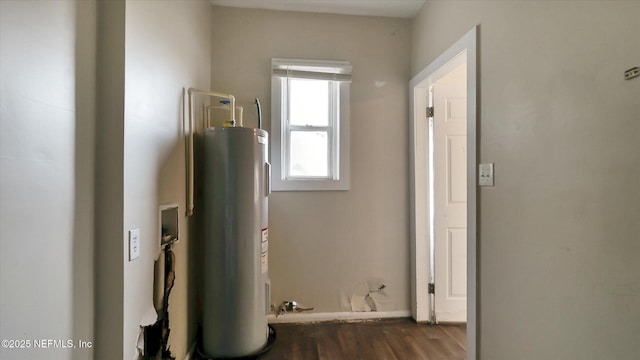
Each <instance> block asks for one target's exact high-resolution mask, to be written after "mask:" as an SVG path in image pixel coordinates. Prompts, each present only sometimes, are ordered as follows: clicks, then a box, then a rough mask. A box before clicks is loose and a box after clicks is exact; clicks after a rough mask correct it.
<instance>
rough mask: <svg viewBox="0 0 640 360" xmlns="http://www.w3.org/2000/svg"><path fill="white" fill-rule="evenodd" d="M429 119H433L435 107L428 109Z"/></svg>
mask: <svg viewBox="0 0 640 360" xmlns="http://www.w3.org/2000/svg"><path fill="white" fill-rule="evenodd" d="M427 117H428V118H432V117H433V106H429V107H428V108H427Z"/></svg>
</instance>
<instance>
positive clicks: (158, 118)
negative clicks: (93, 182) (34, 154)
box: [122, 0, 211, 359]
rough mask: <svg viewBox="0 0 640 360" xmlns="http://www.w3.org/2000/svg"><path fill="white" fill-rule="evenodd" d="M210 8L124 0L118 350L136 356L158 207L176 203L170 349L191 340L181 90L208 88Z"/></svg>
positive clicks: (155, 248)
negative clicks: (135, 252)
mask: <svg viewBox="0 0 640 360" xmlns="http://www.w3.org/2000/svg"><path fill="white" fill-rule="evenodd" d="M210 7H211V5H210V4H209V3H208V2H206V1H187V0H184V1H154V0H149V1H127V5H126V35H125V51H126V56H125V64H126V65H125V117H124V121H125V126H124V179H123V180H124V210H123V219H124V227H123V234H122V239H123V254H124V299H123V300H124V304H125V307H124V324H123V328H124V349H123V355H122V356H123V358H124V359H130V358H132V357H133V355H134V354H135V353H136V351H135V344H136V337H137V334H138V325H139V323H140V321H141V320H142V317H143V315H144V314H145V312H146V311H147V310H149V309H152V299H153V297H152V292H153V276H154V275H153V274H154V270H153V269H154V260H155V259H156V258H157V257H158V256H159V250H160V248H159V239H160V224H159V220H158V211H159V206H160V205H163V204H178V205H179V229H180V234H179V238H180V242H179V243H177V244H176V245H175V246H174V248H173V251H174V253H175V255H176V280H175V286H174V288H173V290H172V293H171V297H170V298H169V319H170V326H171V333H170V334H171V337H170V339H169V345H170V347H171V352H172V353H173V354H174V355H176V356H177V357H178V358H182V357H183V356H184V355H185V354H186V353H187V351H188V349H189V347H190V346H191V344H192V343H193V341H195V331H196V322H195V320H194V319H195V316H194V314H193V313H194V311H195V306H194V296H193V294H190V293H189V291H188V290H189V289H191V290H192V291H195V289H194V287H195V285H193V284H190V281H192V280H193V274H190V273H189V262H190V261H191V259H190V257H189V252H188V251H187V250H188V248H189V246H190V245H189V244H190V237H189V236H188V233H187V218H186V217H185V212H186V204H185V153H184V151H185V147H184V141H183V133H182V114H183V107H182V96H183V93H182V91H183V88H187V89H188V88H189V87H192V86H193V87H197V88H205V89H206V88H209V80H210V69H211V68H210V66H211V65H210V64H211V62H210V47H211V40H210V36H211V31H210V30H209V28H210V22H211V12H210V11H211V10H210ZM134 228H139V229H140V238H141V244H140V248H141V256H140V258H138V259H135V260H134V261H128V231H129V230H130V229H134Z"/></svg>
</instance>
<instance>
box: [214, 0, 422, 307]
mask: <svg viewBox="0 0 640 360" xmlns="http://www.w3.org/2000/svg"><path fill="white" fill-rule="evenodd" d="M409 33H410V21H408V20H402V19H391V18H370V17H358V16H344V15H321V14H309V13H295V12H278V11H262V10H244V9H230V8H222V7H214V8H213V26H212V39H213V42H212V44H213V48H212V73H211V79H212V80H211V82H212V89H213V90H216V91H221V92H229V93H232V94H234V95H236V97H237V98H238V100H239V103H240V105H242V106H244V107H245V109H247V110H246V111H245V119H246V120H245V122H246V123H247V125H249V126H255V119H256V111H255V108H254V106H253V105H252V103H253V99H254V98H255V97H258V98H260V100H261V101H262V104H263V116H264V118H265V123H266V125H265V126H266V127H267V128H268V127H269V126H270V124H271V121H270V114H271V106H270V101H271V96H270V86H271V78H270V60H271V58H273V57H283V58H301V59H328V60H349V61H351V63H352V64H353V83H352V85H351V190H349V191H346V192H340V191H334V192H277V193H273V194H272V195H271V196H270V197H269V239H270V242H269V275H270V277H271V282H272V286H273V292H272V303H281V302H282V301H283V300H296V301H298V302H300V303H301V304H302V305H306V306H313V307H315V311H316V312H339V311H350V309H349V307H348V306H347V303H344V300H346V295H350V294H351V291H352V290H353V288H354V287H355V286H356V285H357V284H358V283H359V282H361V281H364V280H367V279H369V278H382V279H383V280H384V282H385V284H386V285H387V288H386V289H385V290H386V291H387V294H389V295H390V297H391V298H392V299H393V300H394V301H395V302H396V304H397V309H398V310H408V309H409V247H408V226H409V220H408V175H407V174H408V146H407V136H408V128H407V117H408V115H407V114H408V112H407V106H408V95H407V94H408V90H407V84H408V81H409V53H410V48H409V44H410V34H409ZM377 81H378V82H380V83H378V86H376V82H377Z"/></svg>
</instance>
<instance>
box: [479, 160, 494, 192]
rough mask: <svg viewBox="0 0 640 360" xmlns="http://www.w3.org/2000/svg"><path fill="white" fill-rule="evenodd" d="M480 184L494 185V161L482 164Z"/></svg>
mask: <svg viewBox="0 0 640 360" xmlns="http://www.w3.org/2000/svg"><path fill="white" fill-rule="evenodd" d="M478 185H479V186H493V163H485V164H480V166H479V169H478Z"/></svg>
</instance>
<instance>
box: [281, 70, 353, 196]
mask: <svg viewBox="0 0 640 360" xmlns="http://www.w3.org/2000/svg"><path fill="white" fill-rule="evenodd" d="M273 60H278V61H279V63H280V64H282V63H283V62H285V61H286V60H287V59H273ZM290 61H291V63H292V64H296V63H299V62H301V61H304V64H305V70H306V71H309V69H311V70H312V69H313V66H314V64H313V61H310V60H290ZM331 63H332V62H330V61H317V66H319V67H320V66H322V67H323V68H326V67H327V65H331ZM335 63H339V64H340V65H344V64H345V62H335ZM272 65H273V61H272ZM349 70H350V65H349ZM296 77H297V78H300V79H311V80H314V79H317V78H316V77H315V76H311V77H304V76H296ZM290 79H291V78H290V77H288V76H287V77H284V76H276V75H273V74H272V77H271V120H272V121H271V130H272V131H271V164H272V167H273V171H272V175H271V177H272V179H271V184H272V190H273V191H323V190H329V191H331V190H349V186H350V183H349V110H350V109H349V98H350V96H349V92H350V81H337V80H332V79H323V80H329V84H330V89H331V90H330V93H332V94H331V95H333V96H330V97H329V112H330V113H333V114H335V115H336V116H331V115H330V119H329V124H328V126H303V125H290V124H289V116H288V112H289V101H288V93H287V89H288V87H289V84H290ZM335 92H337V94H335ZM318 129H321V130H318ZM325 129H326V131H327V137H328V139H327V142H328V149H327V150H328V153H327V156H328V159H327V160H328V161H327V166H328V167H330V169H328V170H329V171H328V176H326V177H301V176H292V175H291V174H289V172H288V168H289V166H288V165H289V161H290V156H291V154H290V151H289V150H290V146H291V143H290V138H291V136H290V134H291V132H292V131H325ZM332 163H333V166H332Z"/></svg>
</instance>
